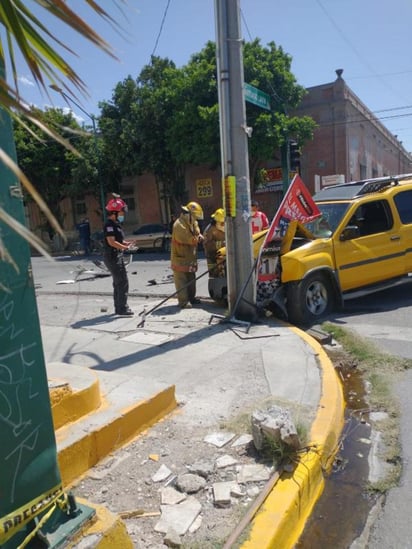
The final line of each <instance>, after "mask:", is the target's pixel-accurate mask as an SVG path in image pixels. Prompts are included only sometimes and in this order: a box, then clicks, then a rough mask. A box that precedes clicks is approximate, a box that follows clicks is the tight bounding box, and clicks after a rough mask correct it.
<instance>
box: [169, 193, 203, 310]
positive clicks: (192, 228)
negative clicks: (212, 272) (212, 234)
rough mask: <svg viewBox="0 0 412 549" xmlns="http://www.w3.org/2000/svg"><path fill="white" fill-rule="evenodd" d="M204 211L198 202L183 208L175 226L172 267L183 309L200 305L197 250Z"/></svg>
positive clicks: (178, 297)
mask: <svg viewBox="0 0 412 549" xmlns="http://www.w3.org/2000/svg"><path fill="white" fill-rule="evenodd" d="M201 219H203V210H202V207H201V206H200V204H198V203H197V202H189V203H188V204H186V206H182V211H181V214H180V216H179V217H178V218H177V219H176V221H175V222H174V224H173V230H172V248H171V267H172V271H173V279H174V283H175V288H176V292H177V300H178V303H179V307H180V308H181V309H185V308H190V307H192V305H196V304H198V303H200V300H199V299H197V298H196V275H195V273H196V271H197V248H198V245H199V243H200V242H201V241H202V240H203V237H202V235H201V233H200V228H199V224H198V220H201Z"/></svg>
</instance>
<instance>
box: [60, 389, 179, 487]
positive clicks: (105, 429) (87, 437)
mask: <svg viewBox="0 0 412 549" xmlns="http://www.w3.org/2000/svg"><path fill="white" fill-rule="evenodd" d="M73 398H76V396H74V397H73ZM176 406H177V402H176V397H175V387H174V385H172V386H170V387H167V388H165V389H163V390H161V391H158V392H157V393H155V394H153V396H152V397H151V398H148V399H144V400H140V401H139V402H137V403H135V404H132V405H129V406H126V407H124V408H123V409H122V410H120V413H117V414H113V415H112V417H110V419H109V418H108V415H107V413H106V412H107V404H105V405H104V406H103V410H101V409H99V410H98V411H96V412H95V413H94V414H93V413H92V414H89V416H90V417H91V420H92V424H91V426H88V427H87V428H82V429H81V436H76V437H73V433H72V430H73V427H74V426H76V422H74V423H71V424H69V425H67V426H65V427H62V428H60V429H59V430H58V431H57V432H56V438H57V452H58V463H59V469H60V474H61V478H62V482H63V485H64V486H66V487H68V486H70V484H71V483H73V482H74V481H77V480H78V479H79V478H80V477H81V476H82V475H84V474H85V473H87V471H89V469H90V468H91V467H93V466H94V465H96V463H97V462H98V461H100V460H101V459H102V458H103V457H105V456H107V455H109V454H110V453H111V452H114V451H115V450H117V449H119V448H120V447H122V446H123V445H124V444H126V443H128V442H130V441H131V440H133V438H135V437H136V436H137V435H138V434H139V433H141V432H142V431H144V430H145V429H147V428H148V427H150V426H151V425H153V424H154V423H156V422H157V421H159V420H160V419H161V418H163V417H165V416H166V415H167V414H168V413H170V412H171V411H173V410H174V409H175V408H176ZM99 415H101V416H103V417H102V418H100V417H99ZM79 421H80V422H81V421H82V419H80V420H79Z"/></svg>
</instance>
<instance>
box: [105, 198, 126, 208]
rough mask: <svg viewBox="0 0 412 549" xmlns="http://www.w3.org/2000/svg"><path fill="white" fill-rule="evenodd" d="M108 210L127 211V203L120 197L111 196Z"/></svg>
mask: <svg viewBox="0 0 412 549" xmlns="http://www.w3.org/2000/svg"><path fill="white" fill-rule="evenodd" d="M106 210H107V211H108V212H123V211H124V212H127V204H126V202H125V201H124V200H122V199H121V198H120V196H119V197H117V198H111V199H110V200H109V202H108V203H107V204H106Z"/></svg>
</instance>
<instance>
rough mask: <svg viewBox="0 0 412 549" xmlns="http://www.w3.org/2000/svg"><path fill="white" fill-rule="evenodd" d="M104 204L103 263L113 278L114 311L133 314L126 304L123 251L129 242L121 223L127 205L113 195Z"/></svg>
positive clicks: (126, 278)
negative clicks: (105, 218) (105, 219)
mask: <svg viewBox="0 0 412 549" xmlns="http://www.w3.org/2000/svg"><path fill="white" fill-rule="evenodd" d="M113 196H114V198H111V199H110V200H109V202H108V203H107V204H106V211H107V221H106V223H105V224H104V227H103V232H104V253H103V260H104V264H105V265H106V267H107V268H108V270H109V271H110V273H111V275H112V278H113V301H114V311H115V314H116V315H118V316H125V317H126V316H133V315H134V313H133V311H132V310H131V309H130V308H129V306H128V305H127V296H128V292H129V279H128V277H127V271H126V265H125V263H124V258H123V252H124V251H125V250H127V249H128V248H129V246H130V245H131V244H132V243H131V242H129V241H127V240H125V239H124V232H123V229H122V226H121V223H123V221H124V215H125V212H126V211H127V205H126V203H125V202H124V200H122V199H121V198H120V197H119V196H117V195H113Z"/></svg>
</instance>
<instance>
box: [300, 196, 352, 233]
mask: <svg viewBox="0 0 412 549" xmlns="http://www.w3.org/2000/svg"><path fill="white" fill-rule="evenodd" d="M316 205H317V207H318V208H319V210H320V211H321V212H322V215H321V216H320V217H318V218H317V219H315V220H314V221H311V223H305V227H306V228H307V229H309V231H310V232H311V233H312V234H313V235H314V236H316V237H317V238H328V237H329V236H332V234H333V233H334V232H335V231H336V229H337V227H338V226H339V224H340V222H341V220H342V217H343V216H344V215H345V212H346V210H347V209H348V206H349V202H323V203H322V202H321V203H317V204H316Z"/></svg>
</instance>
